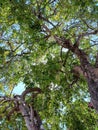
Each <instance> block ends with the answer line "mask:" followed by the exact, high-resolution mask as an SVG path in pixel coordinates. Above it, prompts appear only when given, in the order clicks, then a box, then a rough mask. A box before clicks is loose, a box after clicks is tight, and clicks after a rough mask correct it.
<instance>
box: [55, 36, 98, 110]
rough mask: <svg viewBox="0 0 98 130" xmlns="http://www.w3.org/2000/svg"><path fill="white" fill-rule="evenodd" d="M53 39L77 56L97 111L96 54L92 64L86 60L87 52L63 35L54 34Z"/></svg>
mask: <svg viewBox="0 0 98 130" xmlns="http://www.w3.org/2000/svg"><path fill="white" fill-rule="evenodd" d="M54 39H55V40H56V42H57V43H58V44H59V45H60V46H62V47H64V48H67V49H69V50H70V51H72V52H73V53H74V54H76V55H77V57H78V58H79V60H80V64H81V67H82V70H83V73H84V74H85V73H86V75H87V76H86V80H87V83H88V89H89V92H90V96H91V102H92V104H93V106H94V108H95V109H96V111H97V112H98V74H97V72H98V69H97V67H98V54H97V56H96V63H95V66H92V65H91V64H90V62H89V60H88V56H87V54H86V53H85V52H84V51H83V50H81V49H79V47H78V46H76V45H75V44H72V43H71V41H70V40H69V39H66V38H64V37H58V36H56V35H55V36H54Z"/></svg>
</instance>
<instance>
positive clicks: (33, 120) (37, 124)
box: [19, 103, 44, 130]
mask: <svg viewBox="0 0 98 130" xmlns="http://www.w3.org/2000/svg"><path fill="white" fill-rule="evenodd" d="M19 110H20V112H21V114H22V116H23V118H24V120H25V123H26V126H27V129H28V130H44V128H43V126H42V122H41V120H40V117H39V115H38V113H37V112H36V111H34V110H33V108H32V111H33V112H32V113H31V110H30V108H29V107H28V105H27V104H25V103H20V105H19Z"/></svg>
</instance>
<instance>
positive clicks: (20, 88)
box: [12, 82, 25, 95]
mask: <svg viewBox="0 0 98 130" xmlns="http://www.w3.org/2000/svg"><path fill="white" fill-rule="evenodd" d="M24 90H25V84H23V83H22V82H20V83H18V85H17V86H15V88H14V89H13V92H12V93H13V94H18V95H21V93H22V92H23V91H24Z"/></svg>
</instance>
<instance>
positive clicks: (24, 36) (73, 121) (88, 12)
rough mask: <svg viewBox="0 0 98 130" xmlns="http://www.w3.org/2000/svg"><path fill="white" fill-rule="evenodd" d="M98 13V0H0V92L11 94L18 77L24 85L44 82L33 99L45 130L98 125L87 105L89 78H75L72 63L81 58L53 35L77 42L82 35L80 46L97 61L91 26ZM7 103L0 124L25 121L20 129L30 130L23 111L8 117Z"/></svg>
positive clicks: (96, 23)
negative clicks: (24, 119) (87, 81)
mask: <svg viewBox="0 0 98 130" xmlns="http://www.w3.org/2000/svg"><path fill="white" fill-rule="evenodd" d="M97 15H98V1H97V0H85V1H81V0H44V1H42V0H39V1H38V0H0V95H1V96H2V94H3V95H7V96H13V95H12V90H13V88H14V87H15V86H16V85H17V84H18V83H19V82H23V83H24V84H25V87H26V88H27V87H40V88H41V89H42V91H43V93H42V94H40V95H39V96H38V97H37V98H35V99H34V104H33V105H34V107H35V108H36V110H37V111H38V112H39V114H40V116H41V118H42V120H43V124H44V127H45V129H46V130H48V129H50V130H56V129H57V130H61V129H65V126H67V127H68V128H69V129H70V130H95V128H96V129H97V127H98V122H97V120H98V117H97V115H96V112H95V110H90V108H88V105H87V104H88V101H89V98H90V96H89V92H88V87H87V83H86V81H85V79H84V78H83V77H80V78H79V79H78V80H77V82H74V83H73V81H74V80H75V77H74V75H73V74H72V69H73V67H74V66H75V65H79V64H80V61H79V59H78V58H77V57H76V55H75V54H73V53H72V52H71V51H70V50H68V49H65V48H63V47H61V46H59V45H58V44H57V42H56V40H55V39H54V35H58V36H60V37H62V36H63V37H65V38H66V39H70V41H72V43H73V44H75V43H76V42H77V41H78V39H79V36H81V35H82V36H81V37H80V39H79V40H80V42H81V44H80V45H79V48H81V49H83V50H84V51H85V52H86V53H87V54H88V55H89V60H90V63H91V64H92V65H94V62H95V56H96V52H97V51H98V43H97V42H98V34H97V33H95V34H91V32H92V31H95V30H96V29H98V20H97V19H98V16H97ZM45 26H47V27H48V29H49V30H50V31H49V30H48V31H47V28H46V27H45ZM28 102H29V103H31V99H28ZM7 106H10V107H11V106H12V104H8V103H2V104H1V106H0V107H1V108H0V113H1V114H0V115H1V121H0V123H1V125H0V129H1V130H2V129H3V130H4V129H5V130H6V129H13V130H14V129H16V127H17V128H18V127H19V126H16V125H15V124H18V125H20V123H21V126H20V127H22V128H20V129H22V130H26V127H25V125H24V121H23V120H22V117H21V116H20V114H17V113H16V114H15V115H14V116H12V118H11V120H10V121H7V120H6V116H5V115H6V114H7V113H3V111H4V109H5V108H7ZM15 119H19V121H22V122H19V123H16V122H15ZM17 122H18V120H17Z"/></svg>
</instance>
